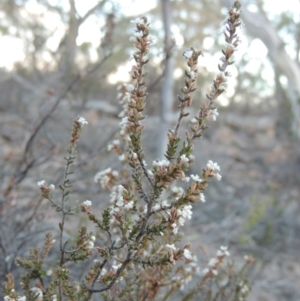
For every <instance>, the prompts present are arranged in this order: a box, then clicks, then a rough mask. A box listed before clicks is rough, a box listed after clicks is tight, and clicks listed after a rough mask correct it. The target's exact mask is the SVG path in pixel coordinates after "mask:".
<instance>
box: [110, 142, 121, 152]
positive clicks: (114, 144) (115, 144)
mask: <svg viewBox="0 0 300 301" xmlns="http://www.w3.org/2000/svg"><path fill="white" fill-rule="evenodd" d="M119 144H120V141H119V140H114V141H113V142H112V143H111V144H109V145H108V146H107V150H108V151H110V150H112V149H113V148H114V147H115V146H117V145H119Z"/></svg>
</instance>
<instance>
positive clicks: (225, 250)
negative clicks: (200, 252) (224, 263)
mask: <svg viewBox="0 0 300 301" xmlns="http://www.w3.org/2000/svg"><path fill="white" fill-rule="evenodd" d="M217 256H218V257H223V256H230V253H229V251H228V247H226V246H221V247H220V249H219V250H218V251H217Z"/></svg>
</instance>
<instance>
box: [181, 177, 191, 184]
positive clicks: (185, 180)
mask: <svg viewBox="0 0 300 301" xmlns="http://www.w3.org/2000/svg"><path fill="white" fill-rule="evenodd" d="M181 180H182V181H183V182H187V183H188V182H189V181H190V177H184V178H182V179H181Z"/></svg>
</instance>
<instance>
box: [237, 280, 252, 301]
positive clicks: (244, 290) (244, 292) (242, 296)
mask: <svg viewBox="0 0 300 301" xmlns="http://www.w3.org/2000/svg"><path fill="white" fill-rule="evenodd" d="M239 288H240V289H239V301H245V300H246V298H247V296H248V294H249V292H250V288H249V287H248V285H247V283H246V282H245V281H241V282H240V283H239Z"/></svg>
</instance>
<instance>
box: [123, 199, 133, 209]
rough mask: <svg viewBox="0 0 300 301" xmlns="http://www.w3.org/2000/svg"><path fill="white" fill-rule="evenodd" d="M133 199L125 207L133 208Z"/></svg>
mask: <svg viewBox="0 0 300 301" xmlns="http://www.w3.org/2000/svg"><path fill="white" fill-rule="evenodd" d="M133 204H134V203H133V201H130V202H128V203H127V204H126V205H125V206H124V207H125V209H128V210H129V209H132V208H133Z"/></svg>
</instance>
